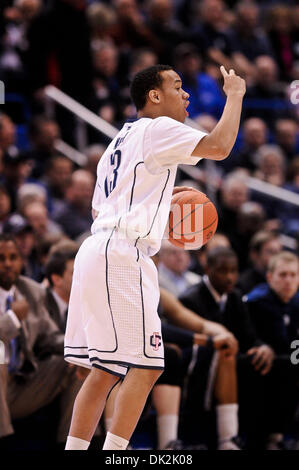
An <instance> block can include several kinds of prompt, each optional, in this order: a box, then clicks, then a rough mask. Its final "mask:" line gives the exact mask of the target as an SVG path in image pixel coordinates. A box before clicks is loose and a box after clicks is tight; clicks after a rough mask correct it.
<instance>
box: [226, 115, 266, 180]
mask: <svg viewBox="0 0 299 470" xmlns="http://www.w3.org/2000/svg"><path fill="white" fill-rule="evenodd" d="M267 133H268V129H267V126H266V124H265V122H264V121H263V120H262V119H259V118H256V117H252V118H249V119H246V121H244V122H243V125H242V134H243V143H242V147H241V149H240V150H239V151H238V152H236V154H235V155H234V156H233V157H232V158H231V159H229V160H231V162H230V161H229V162H228V164H229V167H232V166H234V167H235V166H239V167H242V168H247V169H248V170H249V171H250V172H251V171H253V170H255V169H256V161H255V158H254V156H255V153H256V151H257V150H258V149H259V147H261V145H264V144H266V142H267Z"/></svg>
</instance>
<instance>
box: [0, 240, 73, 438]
mask: <svg viewBox="0 0 299 470" xmlns="http://www.w3.org/2000/svg"><path fill="white" fill-rule="evenodd" d="M21 269H22V258H21V255H20V252H19V250H18V246H17V244H16V241H15V240H14V238H13V237H12V236H11V235H9V234H2V235H0V339H1V341H3V342H4V344H5V351H6V356H5V364H1V365H0V442H1V441H2V438H4V437H5V436H9V435H11V434H13V433H14V428H13V423H12V422H13V420H15V419H18V418H24V417H26V416H29V415H31V414H32V413H34V412H35V411H37V410H38V409H40V408H42V407H43V406H45V405H47V404H49V403H51V402H52V401H53V399H54V398H55V397H57V396H58V395H60V397H61V414H60V417H59V421H60V422H59V428H58V434H57V440H58V442H64V441H65V440H66V436H67V432H68V427H69V424H70V419H71V414H72V406H73V400H74V397H75V396H76V393H77V391H78V386H79V382H78V380H77V379H76V378H75V370H74V369H71V368H69V367H68V365H67V364H66V363H65V361H64V360H63V341H64V336H63V335H62V334H61V333H60V331H59V329H58V328H57V326H56V325H55V323H54V322H53V320H52V319H51V318H50V316H49V314H48V312H47V310H46V308H45V304H44V290H43V288H42V287H41V286H40V285H39V284H37V283H36V282H34V281H32V280H31V279H29V278H26V277H23V276H20V273H21ZM45 384H46V386H45ZM2 442H3V441H2Z"/></svg>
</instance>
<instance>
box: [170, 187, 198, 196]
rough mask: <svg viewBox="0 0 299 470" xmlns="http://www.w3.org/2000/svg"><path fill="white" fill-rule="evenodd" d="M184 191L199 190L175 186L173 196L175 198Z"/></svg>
mask: <svg viewBox="0 0 299 470" xmlns="http://www.w3.org/2000/svg"><path fill="white" fill-rule="evenodd" d="M182 191H197V189H195V188H192V186H175V187H174V188H173V191H172V195H173V196H174V195H175V194H177V193H180V192H182Z"/></svg>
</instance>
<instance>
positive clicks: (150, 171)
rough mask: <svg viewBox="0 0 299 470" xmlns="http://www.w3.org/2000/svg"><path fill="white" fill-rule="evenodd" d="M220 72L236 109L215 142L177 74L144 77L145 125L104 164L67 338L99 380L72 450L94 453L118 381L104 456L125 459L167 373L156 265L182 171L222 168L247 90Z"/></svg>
mask: <svg viewBox="0 0 299 470" xmlns="http://www.w3.org/2000/svg"><path fill="white" fill-rule="evenodd" d="M221 72H222V75H223V77H224V87H223V88H224V91H225V93H226V95H227V100H226V105H225V108H224V111H223V114H222V117H221V119H220V121H219V122H218V124H217V125H216V127H215V128H214V130H213V131H212V132H211V133H210V134H209V135H207V134H205V133H204V132H201V131H199V130H195V129H192V128H190V127H188V126H186V125H184V124H183V123H184V121H185V118H186V116H188V111H187V107H188V104H189V101H188V98H189V95H188V93H186V92H185V91H184V90H183V88H182V82H181V79H180V77H179V75H178V74H177V73H176V72H175V71H174V70H173V69H172V68H171V67H169V66H165V65H156V66H153V67H150V68H148V69H145V70H143V71H141V72H139V73H138V74H137V75H136V76H135V78H134V80H133V82H132V85H131V95H132V99H133V102H134V104H135V106H136V108H137V111H138V119H137V120H136V121H135V122H127V123H126V124H125V125H124V126H123V128H122V129H121V131H120V132H119V133H118V135H117V136H116V137H115V138H114V139H113V141H112V142H111V143H110V145H109V146H108V148H107V150H106V151H105V153H104V155H103V156H102V158H101V160H100V162H99V164H98V168H97V182H96V186H95V191H94V196H93V202H92V209H93V216H94V222H93V225H92V228H91V232H92V235H91V237H89V238H87V240H85V241H84V242H83V244H82V245H81V247H80V249H79V252H78V254H77V257H76V260H75V267H74V276H73V284H72V291H71V297H70V304H69V314H68V322H67V330H66V337H65V359H66V360H67V361H69V362H71V363H73V364H77V365H80V366H85V367H88V368H91V372H90V373H89V375H88V377H87V378H86V380H85V382H84V384H83V386H82V388H81V390H80V392H79V393H78V395H77V398H76V400H75V404H74V410H73V417H72V423H71V428H70V432H69V436H68V440H67V444H66V449H67V450H83V449H87V448H88V446H89V442H90V440H91V438H92V436H93V433H94V430H95V428H96V426H97V424H98V421H99V419H100V417H101V415H102V412H103V408H104V406H105V402H106V399H107V396H108V394H109V392H110V390H111V389H112V388H113V387H114V386H115V384H116V383H117V382H118V381H119V380H122V383H121V386H120V388H119V392H118V394H117V399H116V403H115V409H114V415H113V419H112V424H111V427H110V429H109V432H108V433H107V436H106V440H105V442H104V447H103V449H104V450H125V449H126V448H127V445H128V442H129V440H130V437H131V435H132V433H133V431H134V429H135V427H136V424H137V422H138V420H139V417H140V414H141V412H142V410H143V408H144V405H145V402H146V399H147V397H148V394H149V392H150V390H151V389H152V387H153V385H154V384H155V382H156V380H157V379H158V377H159V376H160V375H161V373H162V372H163V367H164V353H163V341H162V337H161V324H160V319H159V317H158V314H157V306H158V301H159V287H158V280H157V271H156V268H155V266H154V263H153V262H152V260H151V259H150V257H151V256H152V255H154V254H155V253H156V252H157V251H158V250H159V248H160V245H161V239H162V237H163V233H164V230H165V226H166V224H167V220H168V216H169V208H170V203H171V197H172V194H173V186H174V180H175V175H176V171H177V165H178V164H179V163H184V164H191V165H195V164H196V163H197V162H198V161H199V160H200V159H201V158H209V159H212V160H223V159H224V158H226V157H227V156H228V155H229V153H230V151H231V149H232V147H233V145H234V142H235V139H236V136H237V132H238V128H239V122H240V114H241V107H242V99H243V96H244V93H245V82H244V80H243V79H242V78H240V77H238V76H237V75H236V74H235V72H234V71H233V70H230V71H229V73H227V71H226V70H225V68H224V67H223V66H222V67H221ZM178 190H181V189H177V190H175V191H174V192H176V191H178Z"/></svg>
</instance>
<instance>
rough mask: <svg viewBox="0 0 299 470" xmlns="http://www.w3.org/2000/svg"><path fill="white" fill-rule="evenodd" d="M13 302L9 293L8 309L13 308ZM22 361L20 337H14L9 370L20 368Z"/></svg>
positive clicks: (11, 371)
mask: <svg viewBox="0 0 299 470" xmlns="http://www.w3.org/2000/svg"><path fill="white" fill-rule="evenodd" d="M12 302H13V297H12V296H11V295H9V296H8V297H7V299H6V311H7V310H9V309H10V308H11V304H12ZM19 362H20V343H19V338H18V337H16V338H13V339H12V340H11V341H10V359H9V363H8V371H9V372H10V373H11V374H13V373H15V372H16V371H17V370H18V365H19Z"/></svg>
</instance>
